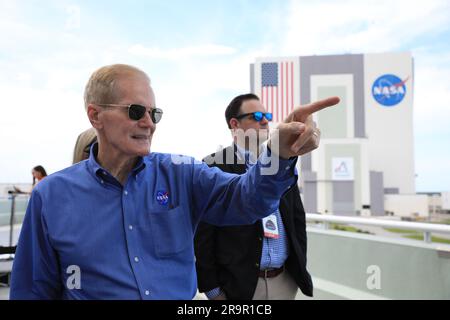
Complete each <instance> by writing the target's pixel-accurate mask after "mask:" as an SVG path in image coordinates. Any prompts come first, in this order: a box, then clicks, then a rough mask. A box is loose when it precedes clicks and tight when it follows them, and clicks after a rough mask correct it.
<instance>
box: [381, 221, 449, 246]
mask: <svg viewBox="0 0 450 320" xmlns="http://www.w3.org/2000/svg"><path fill="white" fill-rule="evenodd" d="M449 222H450V221H449ZM383 229H384V230H386V231H389V232H394V233H401V234H402V236H403V237H404V238H408V239H414V240H423V232H418V231H413V230H404V229H396V228H383ZM431 242H437V243H448V244H450V239H446V238H439V237H435V236H431Z"/></svg>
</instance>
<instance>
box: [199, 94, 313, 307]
mask: <svg viewBox="0 0 450 320" xmlns="http://www.w3.org/2000/svg"><path fill="white" fill-rule="evenodd" d="M225 120H226V122H227V126H228V128H229V129H230V130H231V132H232V136H233V143H232V144H231V146H229V147H228V148H225V149H223V150H221V151H219V152H216V153H215V154H211V155H209V156H208V157H206V158H205V159H204V161H205V162H206V163H207V164H208V165H210V166H214V167H218V168H220V169H221V170H223V171H225V172H229V173H238V174H243V173H245V172H246V171H247V170H248V169H249V168H251V167H252V166H253V165H254V164H255V161H256V159H257V158H258V156H259V153H260V151H261V148H262V144H263V143H264V142H265V140H267V139H268V130H269V122H270V121H272V114H271V113H268V112H267V110H266V109H265V107H264V106H263V105H262V104H261V102H260V100H259V98H258V96H256V95H254V94H251V93H250V94H243V95H239V96H237V97H235V98H234V99H233V100H232V101H231V102H230V104H229V105H228V107H227V109H226V111H225ZM315 132H316V134H317V135H318V138H319V135H320V130H319V129H316V131H315ZM252 136H253V137H254V139H255V140H254V141H253V143H250V138H251V137H252ZM227 155H232V156H227ZM195 256H196V268H197V279H198V288H199V291H200V292H205V294H206V296H207V297H208V298H209V299H214V300H223V299H233V300H250V299H255V300H256V299H257V300H292V299H294V298H295V296H296V294H297V291H298V288H300V289H301V291H302V292H303V293H304V294H305V295H307V296H312V294H313V284H312V281H311V276H310V275H309V273H308V271H307V269H306V222H305V210H304V209H303V204H302V200H301V198H300V191H299V189H298V186H297V184H295V185H293V186H292V187H291V188H290V189H289V190H288V191H287V192H285V193H284V194H283V195H282V196H281V199H280V205H279V208H277V209H276V210H275V211H274V212H273V213H272V214H271V215H269V216H268V217H266V218H263V219H261V220H258V221H256V222H255V223H252V224H248V225H241V226H214V225H211V224H208V223H207V222H200V224H199V226H198V228H197V232H196V235H195Z"/></svg>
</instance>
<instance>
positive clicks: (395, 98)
mask: <svg viewBox="0 0 450 320" xmlns="http://www.w3.org/2000/svg"><path fill="white" fill-rule="evenodd" d="M408 79H409V77H407V78H406V79H405V80H402V79H400V78H399V77H397V76H396V75H393V74H385V75H382V76H381V77H379V78H378V79H377V80H375V82H374V83H373V86H372V95H373V98H374V99H375V100H376V101H377V102H378V103H379V104H381V105H382V106H385V107H394V106H396V105H397V104H399V103H400V102H401V101H402V100H403V98H404V97H405V95H406V86H405V83H406V81H408Z"/></svg>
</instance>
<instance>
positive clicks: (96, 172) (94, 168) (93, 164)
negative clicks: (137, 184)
mask: <svg viewBox="0 0 450 320" xmlns="http://www.w3.org/2000/svg"><path fill="white" fill-rule="evenodd" d="M97 154H98V142H95V143H93V144H92V146H91V150H90V152H89V159H88V161H87V166H88V169H89V171H90V172H91V173H92V175H93V176H94V177H96V179H97V180H98V181H99V182H100V183H102V184H103V183H104V180H105V179H106V180H107V181H108V182H112V180H116V179H115V178H114V177H113V176H112V175H111V174H110V173H109V172H108V171H106V170H105V169H104V168H103V167H102V166H101V165H100V164H99V163H98V162H97V159H96V157H97ZM145 166H146V165H145V162H144V158H143V157H139V158H138V161H137V163H136V165H135V166H134V168H133V170H132V171H131V174H132V175H133V176H134V177H136V179H137V177H138V173H139V172H141V171H142V170H144V168H145ZM110 180H111V181H110Z"/></svg>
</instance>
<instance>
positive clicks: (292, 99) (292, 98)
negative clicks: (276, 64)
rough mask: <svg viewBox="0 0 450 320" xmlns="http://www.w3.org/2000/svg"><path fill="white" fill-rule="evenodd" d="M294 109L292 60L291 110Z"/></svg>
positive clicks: (292, 68)
mask: <svg viewBox="0 0 450 320" xmlns="http://www.w3.org/2000/svg"><path fill="white" fill-rule="evenodd" d="M292 109H294V63H293V62H291V108H290V109H289V112H291V110H292Z"/></svg>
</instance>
